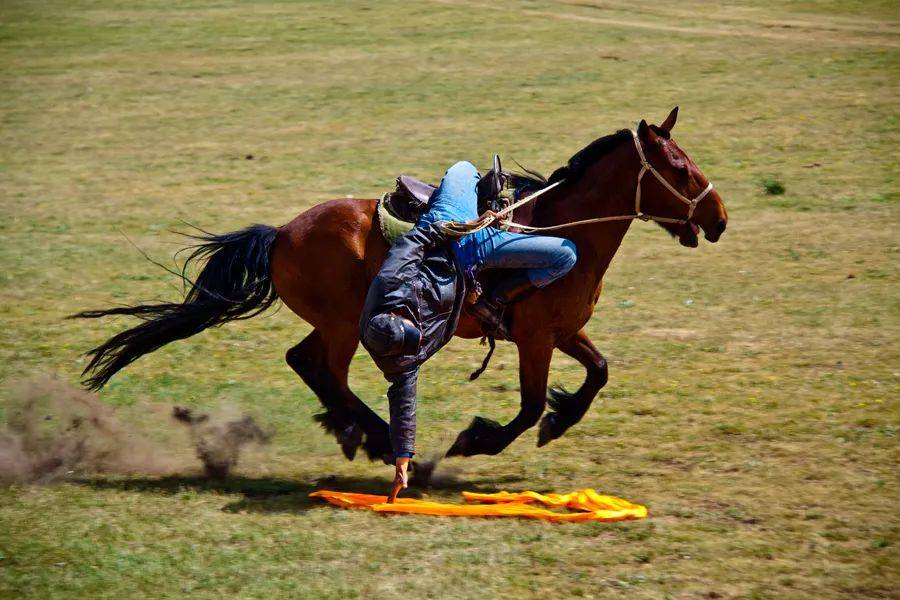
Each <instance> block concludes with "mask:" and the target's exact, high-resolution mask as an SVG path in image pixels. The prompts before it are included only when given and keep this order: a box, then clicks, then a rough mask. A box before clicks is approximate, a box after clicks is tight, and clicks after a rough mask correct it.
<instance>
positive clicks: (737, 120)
mask: <svg viewBox="0 0 900 600" xmlns="http://www.w3.org/2000/svg"><path fill="white" fill-rule="evenodd" d="M898 46H900V13H898V11H897V8H896V4H895V3H893V2H849V3H848V2H836V1H821V2H812V1H808V2H793V3H775V2H762V1H746V2H741V3H735V4H729V5H724V6H715V7H713V6H712V5H710V4H708V3H701V2H693V1H689V2H686V3H685V2H682V3H678V4H677V5H674V4H673V5H667V6H660V5H657V4H656V3H640V4H637V5H636V4H634V3H625V2H618V1H614V2H603V3H600V2H582V3H563V2H550V1H549V0H537V1H533V2H531V1H530V2H509V3H502V4H500V3H488V2H482V1H474V0H473V1H472V2H469V1H467V0H460V1H454V0H447V1H434V2H422V3H415V4H411V3H399V2H382V3H378V4H377V5H376V4H371V3H341V4H339V5H335V3H331V2H302V3H287V2H282V3H268V2H234V3H223V2H213V1H211V0H209V1H196V2H190V3H172V2H161V1H148V0H144V1H141V2H116V1H114V0H97V1H83V2H40V3H38V2H33V3H32V2H20V1H15V0H10V1H7V2H4V3H3V4H2V6H0V211H2V212H0V264H2V265H3V268H2V269H0V318H2V323H3V327H2V328H0V378H2V379H3V380H5V381H7V380H11V379H13V378H16V377H20V376H30V375H35V374H41V373H47V372H54V373H59V374H61V376H62V377H63V378H65V379H67V380H68V381H70V382H73V383H74V382H75V381H77V379H78V373H79V371H80V369H81V368H82V367H83V364H84V362H83V359H82V358H81V356H80V355H81V353H82V352H83V351H84V350H86V349H87V348H89V347H91V346H92V345H95V344H96V343H98V342H99V341H101V340H103V339H105V338H106V337H107V336H109V335H111V334H112V333H113V332H115V331H118V330H119V329H120V328H121V327H124V326H125V324H126V323H125V322H124V321H120V322H111V323H98V322H81V321H63V320H62V317H63V316H65V315H66V314H70V313H72V312H75V311H77V310H80V309H84V308H94V307H102V306H107V305H109V304H111V303H124V302H133V301H138V300H148V299H156V298H160V297H167V298H173V297H176V294H177V291H176V290H175V288H174V286H175V282H173V280H172V278H171V277H170V276H168V275H166V274H164V273H163V272H161V271H160V270H158V269H156V268H154V267H152V266H151V265H149V264H148V263H146V262H145V261H144V260H143V259H142V258H141V257H140V255H139V254H138V253H137V252H136V251H135V250H134V249H133V247H131V246H130V245H129V243H128V242H127V241H126V239H125V237H124V236H127V237H128V238H129V239H131V240H133V241H134V242H135V243H136V244H138V245H139V246H140V247H141V248H143V249H145V250H147V251H148V252H149V253H150V254H151V255H153V256H155V257H157V258H162V259H164V260H165V258H166V257H167V256H169V255H171V254H172V253H173V251H174V250H175V248H176V244H177V243H178V241H179V240H178V238H176V237H175V236H173V235H171V234H170V233H168V230H169V229H173V228H178V227H180V226H181V223H180V220H182V219H184V220H187V221H190V222H192V223H195V224H197V225H199V226H202V227H204V228H205V229H209V230H214V231H224V230H232V229H236V228H239V227H242V226H244V225H246V224H249V223H251V222H263V223H272V224H280V223H283V222H285V221H287V220H289V219H290V218H292V217H293V216H294V215H295V214H296V213H297V212H299V211H300V210H303V209H305V208H308V207H310V206H312V205H314V204H316V203H317V202H320V201H322V200H325V199H328V198H331V197H337V196H342V195H345V194H353V195H356V196H358V197H373V196H375V195H377V194H378V193H380V192H381V191H383V190H384V189H386V188H388V187H389V186H390V185H391V183H392V181H393V178H394V176H395V175H396V174H398V173H399V172H407V173H410V174H412V175H417V176H419V177H422V178H426V179H431V180H434V179H436V178H437V177H438V175H439V173H441V172H442V170H443V169H444V168H446V166H447V165H448V164H449V163H451V162H453V161H455V160H458V159H461V158H467V159H471V160H474V161H476V163H477V164H479V165H482V166H486V165H487V163H488V159H489V156H490V153H491V152H494V151H497V152H501V153H502V154H503V156H505V157H507V160H510V159H512V158H515V159H517V160H519V161H520V162H522V163H523V164H526V165H528V166H532V167H536V168H539V169H542V170H545V171H547V172H549V171H550V170H551V169H552V168H554V167H555V166H557V165H559V164H560V163H562V162H563V161H564V160H565V159H566V158H567V157H568V156H569V155H570V154H572V153H573V152H574V151H575V150H577V149H579V148H580V147H581V146H582V145H584V144H585V143H586V142H588V141H590V140H591V139H593V138H594V137H597V136H599V135H602V134H606V133H609V132H611V131H614V130H615V129H618V128H620V127H623V126H630V125H633V124H634V123H635V122H636V121H637V120H639V119H640V118H642V117H646V118H648V119H649V120H650V121H657V122H658V121H660V120H661V119H662V118H663V117H664V116H665V115H666V114H667V113H668V111H669V110H670V109H671V107H672V106H673V105H675V104H678V105H680V106H681V116H680V120H679V123H678V126H677V127H676V129H675V132H674V134H675V137H676V139H677V140H678V141H679V144H680V145H681V146H682V147H683V148H685V149H686V150H687V151H688V153H689V154H690V155H691V156H692V157H693V158H694V159H695V161H696V162H697V164H699V165H700V166H701V168H702V169H703V170H704V172H705V173H706V174H707V175H708V176H709V177H710V179H712V180H713V181H714V182H715V184H716V187H717V189H718V190H719V192H720V194H721V195H722V198H723V199H724V201H725V203H726V205H727V206H728V209H729V213H730V223H729V229H728V232H727V233H726V234H725V235H724V236H723V238H722V240H721V242H720V243H719V244H717V245H714V246H713V245H709V244H705V243H703V242H701V247H700V248H698V249H696V250H688V249H684V248H681V247H679V246H678V245H677V243H676V242H674V241H673V240H671V239H670V238H669V237H668V236H667V235H666V234H665V233H664V232H662V231H661V230H659V229H658V228H656V227H653V226H651V225H644V224H638V225H635V226H634V227H633V228H632V230H631V231H630V232H629V234H628V236H627V238H626V241H625V243H624V245H623V247H622V248H621V250H620V252H619V254H618V256H617V257H616V259H615V261H614V262H613V265H612V268H611V269H610V272H609V274H608V276H607V278H606V286H605V289H604V294H603V296H602V297H601V300H600V303H599V306H598V308H597V314H596V315H595V317H594V318H593V320H592V321H591V323H590V324H589V326H588V330H589V331H590V333H591V335H592V337H593V339H594V340H595V342H596V343H597V345H598V347H599V348H600V349H601V350H602V351H603V352H604V353H605V354H606V356H607V357H608V359H609V361H610V383H609V385H608V386H607V387H606V388H605V389H604V390H603V392H601V395H600V397H599V398H598V400H597V402H596V403H595V405H594V407H593V408H592V409H591V411H590V412H589V413H588V415H587V416H586V417H585V419H584V420H583V422H582V423H580V424H579V425H578V426H576V427H575V428H573V429H572V430H571V431H570V432H569V433H568V434H567V435H566V436H565V437H564V438H562V439H560V440H558V441H556V442H554V443H553V444H551V445H550V446H548V447H546V448H543V449H537V448H536V447H535V441H536V432H529V433H527V434H526V435H524V436H522V438H521V439H520V440H519V441H517V442H516V443H515V444H514V445H513V446H512V447H511V448H510V449H509V450H508V451H507V452H505V453H504V454H502V455H500V456H497V457H478V458H473V459H466V460H463V459H454V460H452V461H447V466H448V467H453V468H456V469H458V470H459V478H460V480H461V483H460V484H459V485H458V486H456V487H452V486H451V487H449V488H447V489H440V490H434V491H431V492H429V493H428V495H429V496H430V497H433V498H438V499H441V500H456V499H457V495H458V491H459V489H485V490H491V489H509V490H518V489H536V490H552V491H560V492H563V491H569V490H572V489H576V488H579V487H587V486H591V487H595V488H597V489H598V490H599V491H601V492H603V493H611V494H616V495H620V496H623V497H625V498H627V499H629V500H632V501H635V502H640V503H643V504H646V505H647V506H648V507H649V509H650V511H651V517H650V518H649V519H647V520H645V521H641V522H630V523H619V524H606V525H599V524H596V525H572V526H549V525H546V524H541V523H532V522H515V521H482V520H451V519H434V518H425V517H408V518H405V517H404V518H384V517H380V516H377V515H373V514H368V513H364V512H351V511H344V510H338V509H335V508H330V507H325V506H320V505H319V504H318V503H313V502H310V501H309V500H307V498H306V495H307V493H308V492H309V491H311V490H313V489H316V488H317V487H318V484H317V482H318V481H319V480H320V479H321V478H324V477H328V476H334V477H335V478H336V479H334V480H333V481H331V482H329V483H328V484H327V485H328V486H340V487H342V488H343V489H352V490H354V491H378V490H383V489H385V487H386V486H387V484H388V481H389V477H390V475H391V472H390V469H387V468H385V467H384V466H382V465H377V464H369V463H367V462H365V461H362V460H358V461H356V462H354V463H348V462H346V461H345V460H344V459H343V457H342V456H341V455H340V452H339V449H338V447H337V446H336V445H335V444H334V442H333V440H331V439H329V438H327V437H326V436H325V435H324V434H323V433H322V432H321V431H320V430H319V428H318V427H317V426H316V425H315V424H314V423H313V422H312V421H311V418H310V417H311V415H312V414H314V413H315V412H317V411H318V406H317V401H316V399H315V398H314V397H313V396H312V394H311V393H310V391H309V390H308V389H307V388H305V387H304V386H303V385H302V384H301V383H300V382H299V380H297V379H296V378H295V377H294V376H293V374H292V373H291V371H290V370H289V369H288V368H287V366H286V365H285V364H284V363H283V360H282V357H283V353H284V351H285V350H286V349H287V348H288V347H289V346H291V345H293V344H294V343H296V341H298V340H299V339H301V338H302V337H303V336H304V335H305V334H306V333H307V332H308V329H309V328H308V326H307V325H305V324H304V323H302V322H301V321H299V320H298V319H296V318H295V317H294V316H292V315H291V314H290V313H289V311H287V310H286V309H283V310H281V311H279V312H277V313H275V314H273V315H272V316H269V317H265V318H257V319H255V320H253V321H249V322H246V323H240V324H234V325H230V326H228V327H226V328H223V329H221V330H215V331H210V332H206V333H204V334H202V335H200V336H198V337H197V338H194V339H191V340H189V341H185V342H181V343H178V344H175V345H172V346H170V347H168V348H166V349H164V350H162V351H159V352H158V353H156V354H154V355H152V356H150V357H147V358H146V359H143V360H142V361H140V362H139V363H138V364H135V365H133V367H131V368H129V369H128V370H127V371H126V372H125V373H123V374H121V375H120V376H118V377H117V379H115V380H114V381H113V383H112V384H111V385H110V386H108V387H107V388H106V389H105V390H104V391H103V392H102V393H101V399H102V400H103V401H104V402H106V403H108V404H110V405H112V406H115V407H117V410H119V411H120V412H121V414H122V418H123V419H126V420H128V421H130V422H133V423H134V424H135V426H139V427H141V428H143V429H145V430H148V431H149V432H150V433H151V434H153V435H158V436H160V437H161V438H165V436H167V435H168V433H167V431H166V428H167V425H165V421H164V420H163V419H159V420H157V421H153V422H142V421H141V416H140V415H141V414H142V413H141V412H140V411H139V410H137V407H139V406H151V407H156V408H157V409H158V410H159V411H160V412H163V411H164V410H165V409H166V408H167V407H168V406H170V405H171V404H173V403H187V404H191V405H196V406H203V407H216V406H221V405H232V406H238V407H240V408H242V409H244V410H247V411H249V412H251V413H253V414H254V415H256V416H257V417H258V418H259V419H260V420H261V421H262V422H263V423H265V424H268V425H271V426H274V427H275V428H276V430H277V432H276V435H275V438H274V439H273V442H272V444H271V446H270V447H269V448H268V449H267V450H266V451H265V452H263V453H261V454H259V455H256V456H254V457H252V459H248V460H247V461H245V462H244V464H243V465H242V466H241V467H240V468H239V469H238V473H237V475H236V477H235V479H233V480H231V481H229V482H225V483H224V484H214V483H210V482H206V481H204V480H202V479H199V478H197V477H196V476H195V475H196V472H187V473H185V474H184V475H183V476H179V477H175V478H159V477H152V476H147V477H112V476H102V475H101V476H93V477H91V476H89V477H87V478H84V479H81V480H80V481H74V482H70V483H66V484H61V485H53V486H24V485H22V486H14V487H11V488H8V489H3V490H0V595H3V596H10V597H29V598H48V597H122V596H124V595H132V596H141V597H143V596H154V597H184V596H189V597H221V596H223V595H226V594H237V595H241V596H245V597H273V596H282V597H322V598H355V597H359V598H371V597H376V596H377V597H383V598H394V597H409V598H422V597H455V598H464V597H487V596H494V597H520V598H521V597H538V596H543V597H550V596H553V597H562V596H576V597H577V596H583V597H629V598H644V597H646V598H660V597H668V596H671V597H746V598H752V597H756V598H767V597H771V598H781V597H790V598H795V597H796V598H802V597H807V598H811V597H816V598H823V597H825V598H831V597H845V598H859V597H889V596H891V595H892V594H895V593H896V592H895V590H896V589H897V587H898V584H900V572H898V564H900V560H898V559H900V557H898V552H897V551H898V544H900V538H898V531H900V527H898V524H897V523H898V522H897V518H896V507H897V505H898V500H900V498H898V493H897V478H896V467H897V459H898V454H897V448H898V445H897V435H898V431H900V418H898V417H900V411H898V407H897V398H898V397H900V394H898V392H900V352H898V345H897V336H898V323H900V318H898V317H900V314H898V313H900V304H898V302H897V292H898V285H897V283H898V269H897V265H898V257H900V243H898V237H897V231H898V208H897V206H898V205H897V190H898V172H900V169H898V166H900V165H898V159H897V153H896V152H895V151H894V149H895V148H896V147H897V145H898V142H900V134H898V125H900V119H898V111H897V108H896V91H897V83H898V71H900V57H898ZM248 155H252V156H253V158H252V159H247V158H246V157H247V156H248ZM765 177H774V178H777V180H778V182H780V183H781V184H783V186H784V193H783V194H781V195H769V194H766V193H765V191H764V190H763V189H762V187H761V185H760V182H761V181H762V180H763V178H765ZM123 234H124V235H123ZM482 350H483V349H482V348H481V347H480V346H477V345H476V344H475V343H473V342H465V341H459V340H458V341H455V342H454V343H452V344H451V345H450V346H449V347H448V348H447V349H445V350H444V351H443V352H442V354H441V356H440V357H439V358H438V359H436V360H434V361H432V362H430V363H429V364H428V365H427V367H426V369H425V371H424V377H423V381H422V384H421V395H420V410H419V419H420V432H421V433H420V441H419V446H420V450H421V451H422V452H424V453H428V452H431V451H439V450H443V449H446V447H448V445H449V443H450V442H451V441H452V439H453V438H454V436H455V435H456V433H457V432H458V431H459V430H460V429H462V428H463V427H464V426H465V425H466V424H467V422H468V421H469V420H470V419H471V418H472V416H474V415H476V414H480V415H484V416H486V417H490V418H495V419H499V420H505V419H508V418H510V417H511V416H512V415H513V414H515V411H516V406H517V403H518V390H517V378H516V358H515V352H514V349H513V348H511V347H507V346H505V345H504V346H502V347H501V348H499V349H498V353H497V356H496V357H495V361H494V365H493V367H492V368H491V369H490V370H489V371H488V372H487V373H486V374H485V375H484V376H483V377H482V379H481V380H479V381H478V382H477V383H467V382H466V381H465V379H466V375H467V374H468V373H469V372H470V371H471V370H472V369H473V368H474V367H476V366H477V365H478V364H479V363H480V360H481V357H482ZM582 377H583V373H582V370H581V368H580V367H579V366H578V365H577V364H576V363H575V362H574V361H572V360H571V359H568V358H566V357H562V356H560V357H556V358H555V360H554V366H553V371H552V373H551V379H552V380H555V381H560V382H563V383H565V384H567V385H568V386H569V387H575V386H577V385H578V384H579V382H580V381H581V378H582ZM352 383H353V386H354V388H355V390H356V391H357V392H358V393H359V394H360V395H361V396H362V397H363V398H365V399H366V400H367V401H369V402H370V403H371V405H372V406H373V407H375V408H376V409H377V410H379V411H381V412H382V413H383V414H384V413H385V411H386V401H385V398H384V392H385V385H384V382H383V380H382V379H381V377H380V374H379V373H378V372H377V371H376V370H375V369H374V367H373V366H372V365H371V363H370V361H369V360H368V358H367V357H366V356H365V354H364V353H363V352H360V353H359V355H358V356H357V358H356V359H355V361H354V370H353V372H352ZM3 394H4V395H2V396H0V399H2V402H4V403H6V402H7V401H8V398H9V392H8V391H6V392H3ZM173 451H177V452H182V453H183V454H185V455H188V454H189V453H190V451H189V450H188V449H187V448H184V449H181V448H173ZM323 485H326V484H323Z"/></svg>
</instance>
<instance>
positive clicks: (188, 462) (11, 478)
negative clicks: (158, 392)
mask: <svg viewBox="0 0 900 600" xmlns="http://www.w3.org/2000/svg"><path fill="white" fill-rule="evenodd" d="M8 398H9V401H8V402H7V403H6V406H5V407H4V413H5V415H4V416H5V419H4V420H5V423H3V424H2V425H0V484H13V483H52V482H55V481H61V480H65V479H66V478H72V477H77V476H83V475H88V474H98V473H108V474H121V475H131V474H145V475H174V474H177V473H184V472H189V471H191V470H192V469H195V468H196V459H192V458H190V457H189V449H190V447H191V446H192V447H193V450H194V454H195V456H196V458H199V459H200V461H201V463H202V465H203V468H204V471H205V473H206V474H207V476H210V477H226V476H227V475H228V473H229V472H230V471H231V469H233V468H234V466H235V465H237V463H238V459H239V458H240V455H241V452H242V450H243V449H245V448H246V447H247V446H248V445H249V444H264V443H266V442H267V441H268V439H269V437H270V434H269V433H266V432H265V431H263V429H262V428H261V427H260V426H259V425H257V423H256V422H255V421H254V420H253V419H252V418H251V417H249V416H246V415H238V416H235V417H233V418H230V419H229V418H227V417H225V416H219V415H209V414H200V415H196V414H194V413H193V412H192V411H191V410H190V409H185V408H181V407H175V409H174V411H173V413H172V414H171V415H161V414H160V413H159V412H158V410H155V409H154V408H153V407H143V406H142V405H141V404H137V405H136V407H137V408H138V410H139V414H140V417H141V421H142V425H143V427H142V428H138V427H136V426H133V425H130V424H129V423H130V422H131V421H134V419H129V420H127V421H126V420H123V419H121V418H119V416H118V415H117V413H116V411H115V409H113V408H112V407H110V406H108V405H106V404H104V403H102V402H101V401H100V400H99V399H98V397H97V396H96V395H95V394H92V393H90V392H87V391H85V390H82V389H80V388H76V387H74V386H72V385H70V384H68V383H66V382H65V381H62V380H61V379H58V378H54V377H39V378H35V379H29V380H23V381H20V382H18V383H16V384H14V385H13V386H11V388H10V389H9V394H8ZM173 418H174V419H175V420H174V421H173ZM175 421H177V422H179V423H184V424H186V425H187V426H188V430H189V436H185V435H184V433H181V434H180V435H181V440H182V442H183V443H182V444H180V445H181V446H182V447H181V448H179V447H178V446H179V444H173V442H172V439H171V438H172V437H173V435H171V434H176V433H177V432H172V431H171V430H172V426H173V425H175ZM149 425H154V426H156V427H158V428H159V429H160V430H161V431H167V430H168V431H167V435H166V436H165V437H166V438H169V439H167V441H163V440H161V439H156V437H157V436H152V435H150V433H149V430H150V428H149ZM179 429H180V427H179ZM174 437H175V438H178V435H174ZM179 450H181V452H180V453H179Z"/></svg>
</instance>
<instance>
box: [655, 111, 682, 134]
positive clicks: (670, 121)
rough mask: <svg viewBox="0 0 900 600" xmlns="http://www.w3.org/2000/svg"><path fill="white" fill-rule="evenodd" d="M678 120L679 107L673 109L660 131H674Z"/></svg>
mask: <svg viewBox="0 0 900 600" xmlns="http://www.w3.org/2000/svg"><path fill="white" fill-rule="evenodd" d="M677 120H678V107H677V106H676V107H675V108H673V109H672V112H670V113H669V116H668V117H666V120H665V121H663V123H662V125H660V126H659V127H660V129H665V130H666V131H672V128H673V127H675V121H677Z"/></svg>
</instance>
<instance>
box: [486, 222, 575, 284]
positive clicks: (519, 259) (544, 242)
mask: <svg viewBox="0 0 900 600" xmlns="http://www.w3.org/2000/svg"><path fill="white" fill-rule="evenodd" d="M479 234H480V235H479ZM476 236H477V237H476ZM472 237H475V238H476V243H475V252H476V256H477V258H476V261H475V266H476V268H478V269H526V270H527V273H528V279H530V280H531V283H532V285H534V286H535V287H539V288H542V287H544V286H546V285H549V284H550V283H552V282H554V281H556V280H557V279H559V278H560V277H562V276H563V275H565V274H566V273H568V272H569V271H571V270H572V267H574V266H575V260H576V257H577V254H576V252H575V244H573V243H572V242H571V241H569V240H566V239H563V238H558V237H551V236H549V235H528V234H524V233H510V232H508V231H501V230H499V229H494V228H493V227H490V228H488V229H482V230H481V231H477V232H475V233H474V234H472Z"/></svg>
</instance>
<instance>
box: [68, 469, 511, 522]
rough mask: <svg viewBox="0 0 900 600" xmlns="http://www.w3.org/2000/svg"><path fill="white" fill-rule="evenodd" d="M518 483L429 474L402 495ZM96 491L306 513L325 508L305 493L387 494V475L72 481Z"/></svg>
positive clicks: (487, 489)
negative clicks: (213, 498)
mask: <svg viewBox="0 0 900 600" xmlns="http://www.w3.org/2000/svg"><path fill="white" fill-rule="evenodd" d="M515 482H521V479H520V478H518V477H508V476H507V477H496V478H491V479H483V480H467V481H461V480H457V479H452V478H433V479H432V480H431V481H429V482H428V483H427V485H423V484H422V483H421V482H417V481H416V480H415V479H414V478H413V479H412V480H411V481H410V487H409V488H408V489H407V490H404V492H403V494H402V495H403V496H404V497H406V498H421V497H423V495H425V494H426V493H428V492H430V491H435V492H457V493H459V492H462V491H464V490H465V491H472V492H479V493H494V492H498V491H500V489H501V488H500V487H498V485H500V484H505V483H515ZM73 483H77V484H79V485H84V486H86V487H90V488H93V489H95V490H116V491H128V492H142V493H149V494H162V495H172V496H174V495H175V494H179V493H182V492H184V491H185V490H191V491H197V492H211V493H219V494H232V495H237V494H240V495H241V496H242V498H241V499H239V500H236V501H233V502H229V503H228V504H226V505H225V506H223V507H222V511H223V512H227V513H234V514H245V513H257V514H284V513H296V514H299V513H304V512H306V511H308V510H309V509H311V508H319V507H324V506H326V503H325V502H324V501H322V500H321V499H318V498H310V497H309V495H310V494H311V493H312V492H314V491H316V490H321V489H327V490H333V491H338V492H357V493H363V494H377V495H385V494H386V493H387V492H388V489H389V487H390V483H391V482H390V479H388V478H386V477H353V476H343V475H331V476H328V477H323V478H318V479H314V480H311V481H300V480H291V479H282V478H277V477H251V476H241V475H235V476H229V477H225V478H221V479H217V478H211V477H206V476H203V475H171V476H164V477H129V478H122V479H118V478H116V479H109V478H101V477H95V478H83V479H79V480H75V481H73Z"/></svg>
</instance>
